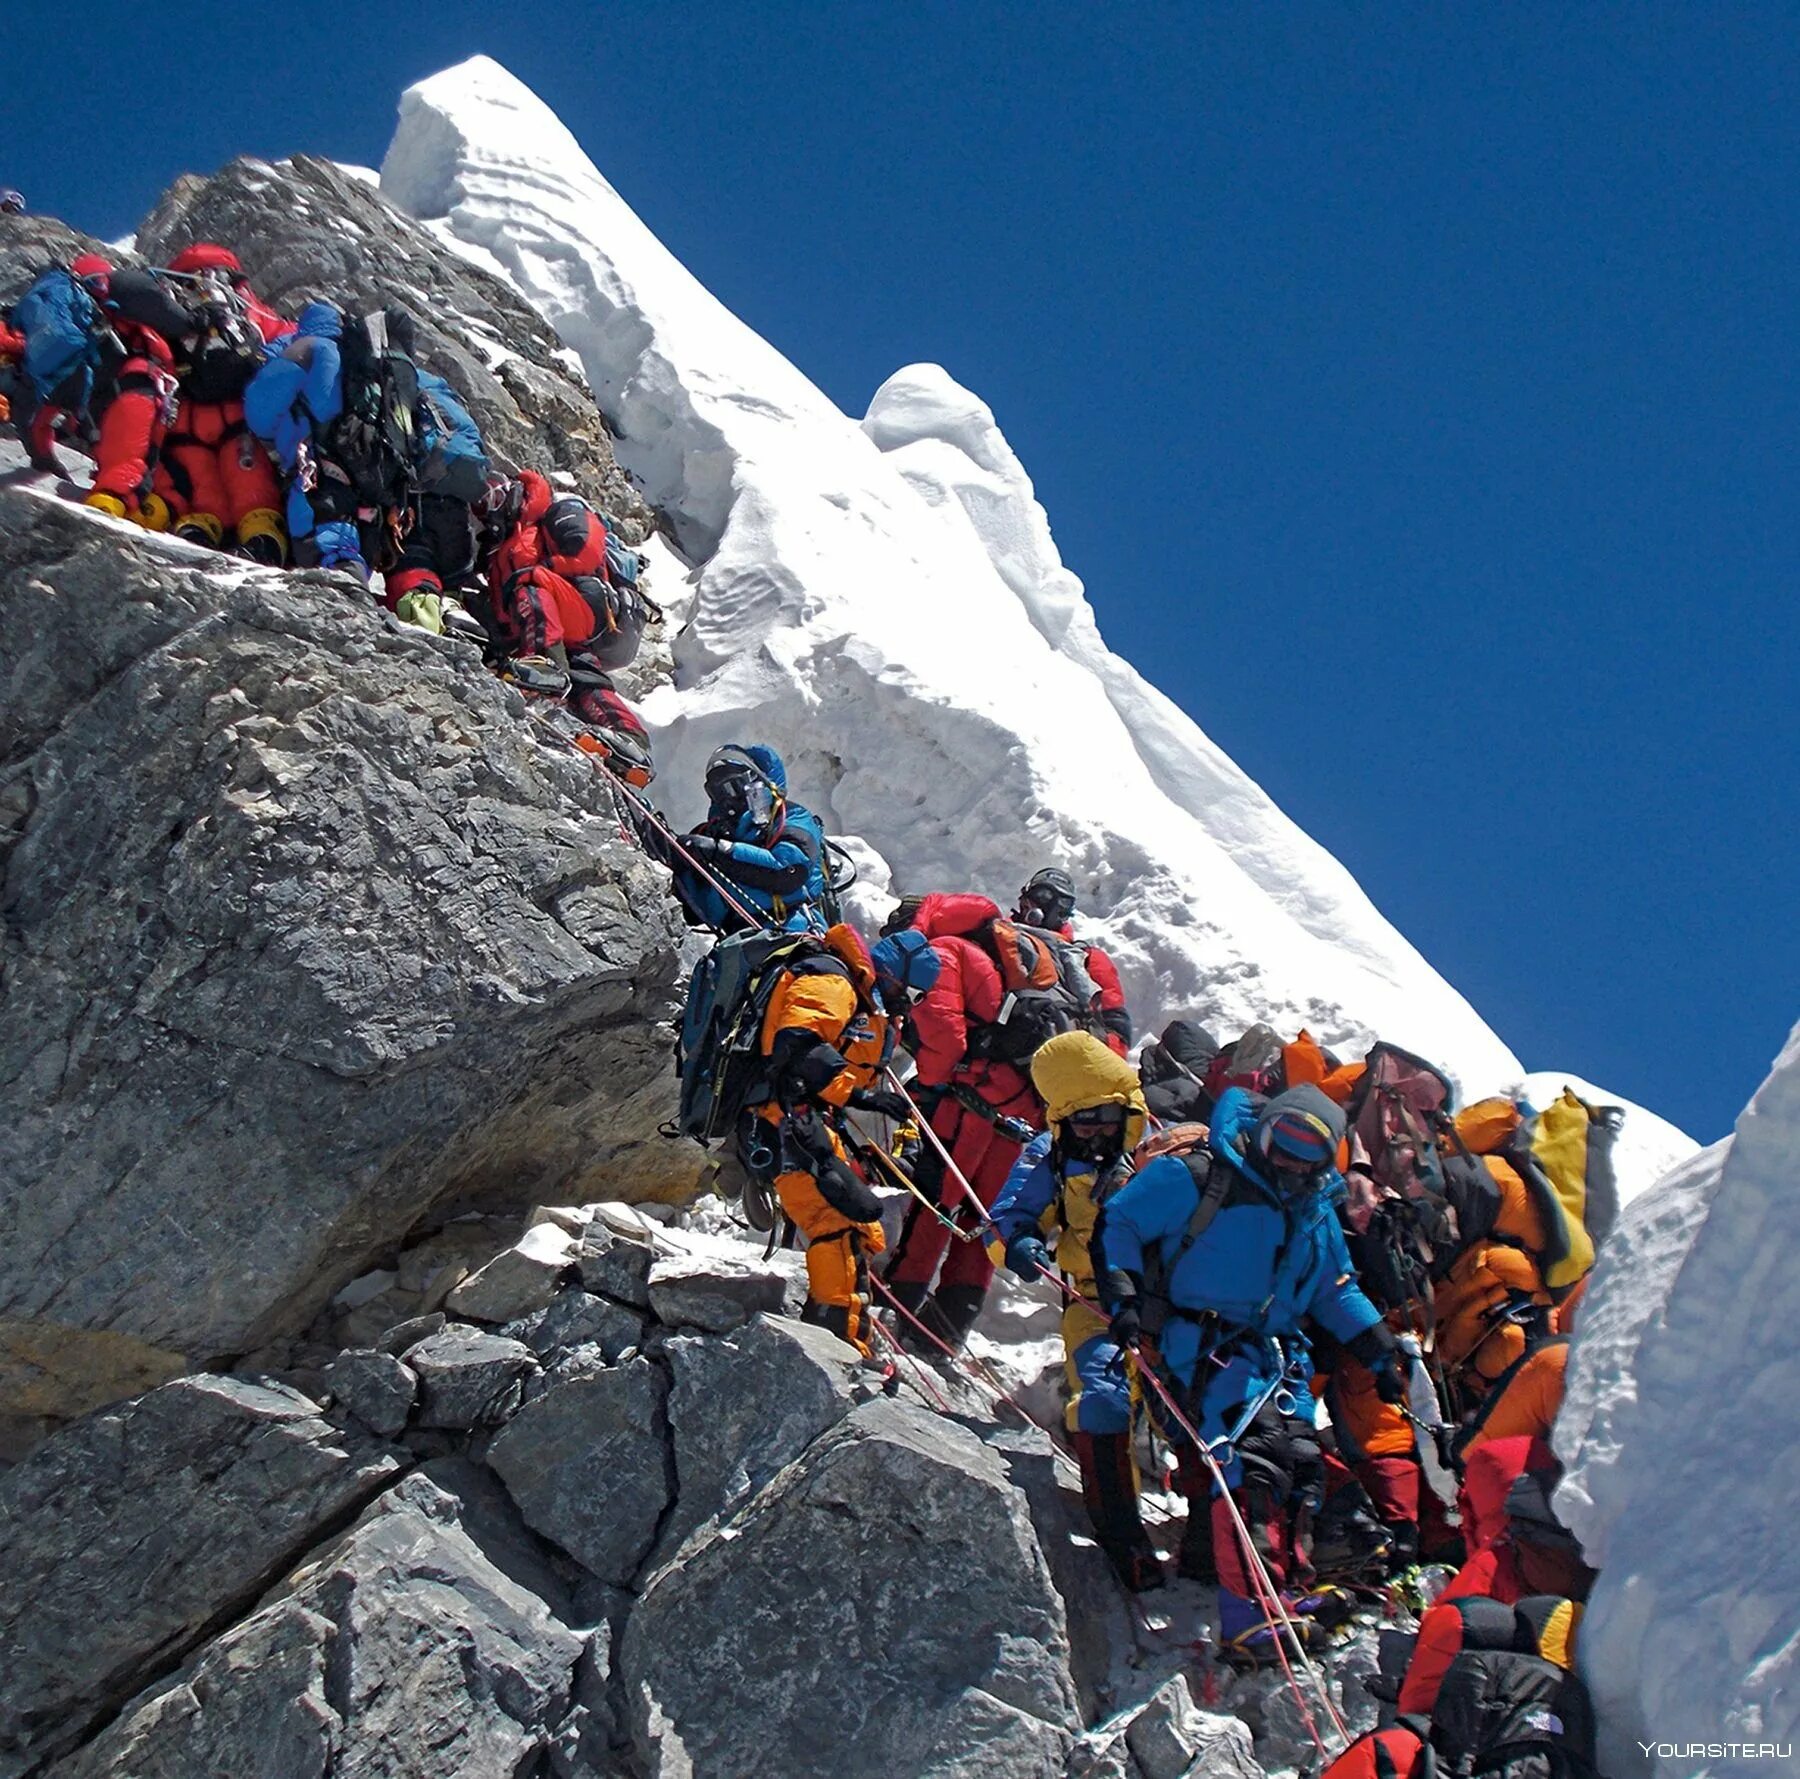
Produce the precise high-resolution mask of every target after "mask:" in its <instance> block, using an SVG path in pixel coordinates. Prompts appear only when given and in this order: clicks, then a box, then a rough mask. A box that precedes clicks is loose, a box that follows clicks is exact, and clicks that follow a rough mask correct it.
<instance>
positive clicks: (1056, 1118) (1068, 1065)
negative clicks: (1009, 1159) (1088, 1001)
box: [1031, 1032, 1149, 1155]
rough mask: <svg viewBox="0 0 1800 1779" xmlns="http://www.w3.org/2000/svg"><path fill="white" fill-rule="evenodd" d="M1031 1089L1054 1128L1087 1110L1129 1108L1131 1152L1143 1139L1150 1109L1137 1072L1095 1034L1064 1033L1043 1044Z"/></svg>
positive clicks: (1034, 1059)
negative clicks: (1076, 1113)
mask: <svg viewBox="0 0 1800 1779" xmlns="http://www.w3.org/2000/svg"><path fill="white" fill-rule="evenodd" d="M1031 1084H1032V1086H1034V1087H1035V1088H1036V1089H1037V1090H1038V1097H1039V1098H1040V1099H1041V1100H1042V1101H1043V1102H1044V1110H1045V1113H1046V1114H1047V1116H1048V1117H1049V1120H1050V1123H1051V1125H1052V1127H1055V1126H1057V1125H1060V1124H1061V1123H1062V1121H1063V1120H1064V1119H1065V1118H1067V1117H1068V1115H1069V1114H1070V1113H1071V1112H1075V1111H1079V1110H1080V1109H1081V1108H1082V1107H1083V1106H1125V1107H1128V1108H1129V1111H1128V1113H1127V1116H1126V1119H1125V1153H1126V1154H1127V1155H1129V1154H1130V1153H1131V1151H1132V1150H1133V1149H1135V1148H1136V1147H1137V1145H1138V1143H1139V1141H1140V1140H1141V1139H1142V1137H1143V1134H1144V1126H1145V1124H1146V1123H1147V1122H1148V1119H1149V1109H1148V1108H1147V1107H1146V1106H1145V1104H1144V1090H1143V1088H1142V1087H1141V1086H1139V1084H1138V1077H1137V1070H1136V1069H1134V1068H1133V1067H1132V1066H1131V1064H1130V1063H1128V1062H1127V1061H1126V1060H1125V1059H1124V1057H1122V1056H1120V1055H1118V1054H1117V1053H1116V1052H1114V1051H1112V1050H1109V1049H1107V1047H1106V1046H1105V1045H1104V1044H1102V1043H1101V1042H1100V1040H1099V1039H1098V1038H1096V1037H1094V1036H1093V1034H1092V1033H1090V1032H1063V1033H1062V1034H1061V1035H1060V1036H1058V1037H1054V1038H1051V1039H1050V1040H1049V1041H1048V1042H1047V1043H1044V1044H1042V1045H1040V1046H1039V1047H1038V1051H1037V1054H1036V1055H1035V1056H1033V1057H1032V1059H1031Z"/></svg>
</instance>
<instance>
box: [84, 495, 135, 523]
mask: <svg viewBox="0 0 1800 1779" xmlns="http://www.w3.org/2000/svg"><path fill="white" fill-rule="evenodd" d="M81 504H82V505H83V506H89V507H92V508H93V509H94V511H95V512H97V513H110V514H111V515H112V516H113V517H114V518H115V519H123V518H124V517H125V503H124V501H122V500H121V499H120V498H119V497H118V495H116V494H108V493H107V492H106V490H105V489H104V488H96V489H95V490H94V491H93V493H91V494H90V495H88V496H87V498H86V499H85V500H83V501H82V503H81Z"/></svg>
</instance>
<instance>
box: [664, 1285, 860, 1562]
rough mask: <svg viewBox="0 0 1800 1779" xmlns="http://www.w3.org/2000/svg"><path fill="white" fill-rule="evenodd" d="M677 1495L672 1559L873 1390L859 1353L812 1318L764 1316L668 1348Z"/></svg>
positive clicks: (668, 1544) (667, 1535) (669, 1532)
mask: <svg viewBox="0 0 1800 1779" xmlns="http://www.w3.org/2000/svg"><path fill="white" fill-rule="evenodd" d="M663 1354H664V1357H665V1358H666V1360H667V1362H668V1366H669V1374H670V1378H671V1380H672V1382H671V1386H670V1390H669V1426H670V1431H671V1433H672V1434H673V1437H674V1443H675V1478H676V1490H677V1492H676V1500H675V1505H674V1506H673V1508H671V1509H670V1512H669V1516H668V1520H667V1522H666V1523H665V1525H664V1527H663V1531H662V1537H661V1538H660V1540H659V1541H658V1544H657V1553H656V1560H657V1561H658V1562H659V1563H662V1562H667V1561H669V1560H670V1559H671V1558H672V1557H674V1556H675V1554H676V1551H677V1549H678V1547H679V1546H680V1545H681V1543H682V1542H683V1541H684V1540H685V1539H686V1538H687V1537H688V1536H689V1535H690V1534H691V1533H692V1532H694V1530H695V1529H696V1528H697V1527H699V1526H700V1525H701V1524H703V1523H704V1522H705V1521H706V1520H709V1519H711V1518H713V1517H714V1516H715V1515H717V1514H721V1513H728V1512H730V1511H732V1510H734V1509H735V1508H737V1507H739V1506H740V1505H742V1504H743V1503H744V1502H745V1501H747V1500H748V1499H749V1498H750V1496H751V1495H753V1494H754V1493H755V1492H756V1491H757V1490H758V1489H759V1488H761V1487H762V1486H763V1484H764V1483H766V1482H768V1481H770V1480H771V1478H773V1477H774V1476H775V1475H776V1473H777V1472H778V1471H780V1470H781V1469H782V1468H783V1467H784V1466H786V1465H788V1464H791V1463H792V1462H793V1461H794V1459H796V1458H798V1457H799V1456H800V1454H801V1453H802V1452H803V1451H805V1450H806V1448H807V1447H808V1446H809V1445H811V1444H812V1442H813V1441H814V1440H815V1439H817V1438H818V1437H819V1435H820V1434H821V1433H824V1432H826V1431H828V1430H829V1429H830V1428H832V1427H835V1426H836V1425H837V1424H838V1422H839V1421H841V1420H842V1419H843V1418H844V1417H845V1416H846V1415H847V1414H849V1413H850V1411H851V1410H852V1409H853V1408H855V1407H856V1406H857V1404H858V1403H859V1402H861V1401H863V1400H865V1399H866V1398H867V1397H868V1396H869V1394H870V1393H871V1385H870V1383H869V1381H868V1379H867V1375H866V1374H865V1373H864V1372H863V1370H862V1367H861V1363H860V1361H859V1360H858V1358H857V1356H856V1354H855V1353H854V1352H852V1351H851V1349H850V1348H849V1347H847V1346H845V1345H844V1343H843V1342H842V1341H841V1340H839V1339H838V1338H837V1337H836V1336H835V1335H833V1334H831V1333H829V1332H828V1331H827V1330H825V1329H823V1328H818V1327H814V1326H811V1325H810V1324H807V1323H802V1322H788V1321H781V1320H777V1319H776V1318H774V1317H771V1316H755V1317H753V1318H752V1319H751V1320H750V1321H749V1322H747V1323H745V1324H744V1326H743V1327H741V1328H739V1329H737V1330H736V1331H735V1332H734V1333H732V1334H729V1335H726V1336H725V1337H724V1338H723V1339H720V1338H717V1337H715V1336H711V1335H692V1334H678V1335H674V1336H672V1337H671V1338H670V1339H669V1340H668V1341H667V1342H665V1344H664V1347H663Z"/></svg>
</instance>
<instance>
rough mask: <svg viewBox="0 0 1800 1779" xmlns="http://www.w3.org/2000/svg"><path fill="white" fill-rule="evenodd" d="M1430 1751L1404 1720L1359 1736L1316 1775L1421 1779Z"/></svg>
mask: <svg viewBox="0 0 1800 1779" xmlns="http://www.w3.org/2000/svg"><path fill="white" fill-rule="evenodd" d="M1430 1764H1431V1751H1430V1749H1428V1748H1427V1747H1426V1745H1425V1742H1424V1739H1423V1738H1422V1737H1421V1736H1419V1735H1418V1733H1417V1732H1416V1731H1414V1730H1410V1729H1408V1728H1407V1727H1406V1726H1405V1725H1404V1724H1396V1725H1394V1727H1393V1728H1391V1729H1385V1730H1370V1731H1369V1732H1368V1734H1367V1735H1364V1736H1358V1737H1357V1738H1356V1740H1355V1741H1354V1742H1352V1743H1351V1744H1350V1746H1349V1747H1348V1748H1346V1749H1345V1750H1344V1752H1343V1753H1342V1754H1340V1755H1339V1756H1338V1757H1337V1759H1336V1760H1334V1761H1333V1762H1332V1763H1331V1765H1330V1766H1328V1767H1327V1768H1326V1769H1325V1771H1324V1772H1323V1773H1321V1774H1320V1775H1319V1779H1424V1775H1425V1774H1426V1773H1427V1772H1428V1771H1429V1770H1430Z"/></svg>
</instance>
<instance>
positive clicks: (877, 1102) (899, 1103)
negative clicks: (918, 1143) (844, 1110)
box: [849, 1087, 912, 1120]
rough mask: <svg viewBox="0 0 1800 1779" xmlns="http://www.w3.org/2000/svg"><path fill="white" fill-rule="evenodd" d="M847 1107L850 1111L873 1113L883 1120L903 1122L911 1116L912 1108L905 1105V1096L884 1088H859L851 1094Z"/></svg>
mask: <svg viewBox="0 0 1800 1779" xmlns="http://www.w3.org/2000/svg"><path fill="white" fill-rule="evenodd" d="M849 1105H850V1108H851V1110H852V1111H855V1112H875V1113H878V1114H879V1115H880V1116H881V1117H883V1118H895V1119H901V1120H905V1119H907V1118H910V1117H911V1116H912V1107H911V1106H909V1105H908V1104H907V1103H906V1099H905V1096H904V1095H903V1094H898V1093H893V1092H890V1091H889V1090H888V1089H887V1088H885V1087H859V1088H857V1090H856V1091H855V1092H854V1093H853V1094H851V1096H850V1100H849Z"/></svg>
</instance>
